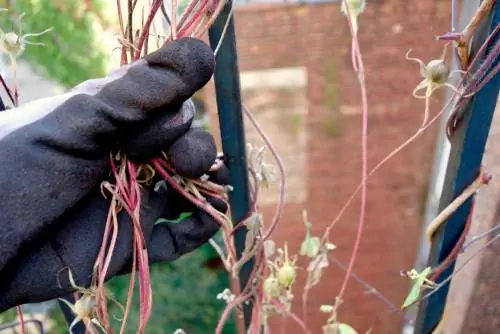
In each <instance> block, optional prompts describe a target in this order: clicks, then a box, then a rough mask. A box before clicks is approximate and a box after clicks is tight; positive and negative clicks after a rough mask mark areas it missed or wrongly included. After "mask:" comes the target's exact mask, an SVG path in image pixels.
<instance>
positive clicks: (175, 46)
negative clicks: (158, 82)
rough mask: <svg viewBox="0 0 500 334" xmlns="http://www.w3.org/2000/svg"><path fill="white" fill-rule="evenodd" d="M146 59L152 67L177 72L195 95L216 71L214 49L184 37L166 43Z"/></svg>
mask: <svg viewBox="0 0 500 334" xmlns="http://www.w3.org/2000/svg"><path fill="white" fill-rule="evenodd" d="M144 59H145V60H146V61H147V62H148V63H149V65H152V66H155V65H156V66H163V67H167V68H169V69H172V70H174V71H176V72H177V73H178V74H179V75H180V77H181V78H182V80H183V81H184V82H186V83H188V84H189V86H190V87H191V88H192V89H193V92H192V93H194V92H195V91H197V90H198V89H200V88H202V87H203V86H204V85H205V84H206V83H207V82H208V81H209V80H210V78H211V77H212V75H213V73H214V70H215V56H214V53H213V51H212V49H211V48H210V47H209V46H208V45H207V44H206V43H205V42H203V41H202V40H200V39H197V38H193V37H184V38H179V39H177V40H174V41H171V42H168V43H166V44H165V45H164V46H163V47H162V48H160V49H159V50H157V51H155V52H153V53H151V54H149V55H147V56H145V57H144Z"/></svg>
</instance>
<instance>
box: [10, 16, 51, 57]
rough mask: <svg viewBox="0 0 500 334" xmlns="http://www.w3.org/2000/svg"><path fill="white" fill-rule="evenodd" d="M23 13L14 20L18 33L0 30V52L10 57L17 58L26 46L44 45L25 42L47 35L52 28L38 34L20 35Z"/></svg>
mask: <svg viewBox="0 0 500 334" xmlns="http://www.w3.org/2000/svg"><path fill="white" fill-rule="evenodd" d="M24 15H25V13H22V14H21V15H19V17H18V18H17V20H16V24H17V27H18V32H17V33H15V32H13V31H10V32H4V31H3V30H2V29H0V51H2V52H4V53H6V54H8V55H9V56H10V57H13V58H17V57H18V56H19V55H21V54H22V53H23V51H24V50H25V49H26V45H27V44H31V45H44V44H43V43H34V42H30V41H28V40H27V38H28V37H32V36H41V35H43V34H46V33H48V32H49V31H51V30H52V29H53V28H52V27H51V28H48V29H45V30H44V31H42V32H38V33H29V34H24V35H23V34H22V28H21V19H22V18H23V16H24Z"/></svg>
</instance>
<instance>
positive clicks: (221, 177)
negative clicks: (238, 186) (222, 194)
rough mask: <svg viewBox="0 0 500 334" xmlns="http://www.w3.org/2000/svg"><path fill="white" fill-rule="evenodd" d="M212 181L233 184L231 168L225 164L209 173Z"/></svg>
mask: <svg viewBox="0 0 500 334" xmlns="http://www.w3.org/2000/svg"><path fill="white" fill-rule="evenodd" d="M207 174H208V176H209V178H210V181H212V182H214V183H217V184H220V185H228V184H231V174H230V172H229V168H227V167H226V166H225V165H223V166H221V167H220V168H219V169H217V170H216V171H213V172H209V173H207Z"/></svg>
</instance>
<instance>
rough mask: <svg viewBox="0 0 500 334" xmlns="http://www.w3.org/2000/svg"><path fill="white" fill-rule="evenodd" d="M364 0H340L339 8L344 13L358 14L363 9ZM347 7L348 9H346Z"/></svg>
mask: <svg viewBox="0 0 500 334" xmlns="http://www.w3.org/2000/svg"><path fill="white" fill-rule="evenodd" d="M365 6H366V1H365V0H342V5H341V6H340V9H341V10H342V12H343V13H344V14H345V15H348V14H351V15H355V16H358V15H359V14H361V13H362V12H363V11H364V10H365ZM348 9H349V11H348Z"/></svg>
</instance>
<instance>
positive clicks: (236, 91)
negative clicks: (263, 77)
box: [209, 0, 253, 328]
mask: <svg viewBox="0 0 500 334" xmlns="http://www.w3.org/2000/svg"><path fill="white" fill-rule="evenodd" d="M232 6H233V1H232V0H228V1H227V2H226V4H225V6H224V9H223V10H222V12H221V13H220V14H219V16H218V17H217V19H216V20H215V23H214V24H213V25H212V27H211V28H210V30H209V38H210V44H211V46H212V49H214V50H215V48H216V47H217V45H218V44H219V41H220V40H221V38H222V41H221V42H220V43H221V45H220V49H219V51H218V53H217V56H216V65H215V74H214V80H215V89H216V95H217V96H216V98H217V108H218V115H219V124H220V132H221V137H222V149H223V151H224V156H225V160H226V163H227V165H228V168H229V170H230V173H231V185H232V186H233V188H234V189H233V191H231V193H230V202H231V215H232V219H233V221H234V222H235V223H238V222H240V221H242V220H243V219H244V218H245V217H246V216H247V214H248V212H249V211H250V188H249V179H248V170H247V158H246V140H245V129H244V123H243V113H242V104H241V91H240V76H239V70H238V56H237V48H236V32H235V27H234V19H233V17H232V15H231V8H232ZM228 20H229V21H228ZM224 28H226V31H225V33H224ZM246 233H247V229H246V228H245V227H242V228H239V229H238V231H237V232H236V233H235V236H234V238H235V247H236V252H237V256H238V258H239V257H241V254H242V252H243V250H244V248H245V236H246ZM252 267H253V261H248V262H247V263H246V264H245V265H244V266H243V267H242V268H241V270H240V283H241V287H242V288H243V287H245V286H246V285H247V282H248V279H249V277H250V273H251V271H252ZM243 307H244V310H243V311H244V318H245V327H246V328H248V327H249V324H250V321H251V317H252V305H251V303H249V304H245V305H243Z"/></svg>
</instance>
